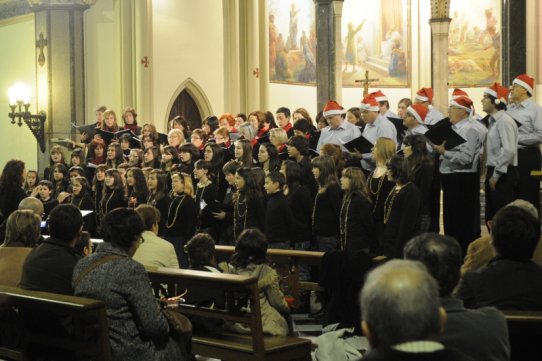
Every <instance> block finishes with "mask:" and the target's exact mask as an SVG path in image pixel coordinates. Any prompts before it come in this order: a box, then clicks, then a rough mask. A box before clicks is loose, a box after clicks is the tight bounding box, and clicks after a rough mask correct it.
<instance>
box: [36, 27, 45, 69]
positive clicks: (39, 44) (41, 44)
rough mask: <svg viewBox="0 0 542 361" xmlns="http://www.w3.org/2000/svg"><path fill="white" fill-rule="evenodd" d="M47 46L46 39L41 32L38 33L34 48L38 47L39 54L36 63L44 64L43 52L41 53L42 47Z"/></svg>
mask: <svg viewBox="0 0 542 361" xmlns="http://www.w3.org/2000/svg"><path fill="white" fill-rule="evenodd" d="M46 46H47V39H45V38H44V37H43V33H40V36H39V38H38V40H37V41H36V48H38V49H40V54H39V55H38V64H39V65H40V66H43V64H45V54H43V48H45V47H46Z"/></svg>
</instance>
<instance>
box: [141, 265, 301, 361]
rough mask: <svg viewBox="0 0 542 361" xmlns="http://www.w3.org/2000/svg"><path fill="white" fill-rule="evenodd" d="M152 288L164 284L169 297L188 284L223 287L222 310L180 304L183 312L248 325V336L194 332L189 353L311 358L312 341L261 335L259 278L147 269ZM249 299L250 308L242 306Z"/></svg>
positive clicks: (234, 357) (229, 357)
mask: <svg viewBox="0 0 542 361" xmlns="http://www.w3.org/2000/svg"><path fill="white" fill-rule="evenodd" d="M147 272H148V275H149V278H150V280H151V282H152V283H153V288H155V289H156V288H157V285H158V284H167V286H168V287H167V290H168V295H167V296H168V297H173V296H175V295H177V294H179V293H180V290H183V289H186V288H188V289H190V288H191V287H197V288H204V289H213V290H222V291H223V292H224V293H225V299H226V307H225V309H223V310H221V309H210V308H205V307H199V306H196V305H188V304H180V306H179V308H180V311H181V312H182V313H183V314H186V315H190V316H200V317H206V318H213V319H221V320H225V321H231V322H239V323H243V324H247V325H249V326H250V328H251V330H252V333H251V335H239V334H234V333H230V332H226V331H222V330H220V331H217V332H212V333H209V332H207V333H205V334H203V333H201V334H198V333H196V332H195V333H194V335H193V336H192V352H193V353H194V354H196V355H201V356H205V357H212V358H218V359H221V360H235V361H241V360H281V361H282V360H284V361H286V360H310V359H311V356H310V349H311V342H310V341H309V340H304V339H300V338H297V337H289V336H285V337H282V336H264V335H263V331H262V318H261V311H260V302H259V292H258V280H257V279H256V278H254V277H247V276H239V275H232V274H218V273H211V272H202V271H191V270H176V269H168V268H150V267H148V268H147ZM247 297H248V299H250V300H251V302H250V305H251V307H250V310H247V309H245V308H241V307H243V306H244V305H245V303H243V301H242V300H246V299H247Z"/></svg>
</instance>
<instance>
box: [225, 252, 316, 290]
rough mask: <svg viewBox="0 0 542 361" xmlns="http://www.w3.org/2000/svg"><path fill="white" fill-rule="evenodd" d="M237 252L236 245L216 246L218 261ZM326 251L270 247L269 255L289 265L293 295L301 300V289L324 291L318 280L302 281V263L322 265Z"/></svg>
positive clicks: (273, 261) (270, 257) (289, 278)
mask: <svg viewBox="0 0 542 361" xmlns="http://www.w3.org/2000/svg"><path fill="white" fill-rule="evenodd" d="M234 252H235V247H234V246H218V245H217V246H215V255H216V258H217V261H219V262H221V261H225V262H229V260H230V258H231V256H232V255H233V254H234ZM323 256H324V252H312V251H298V250H290V249H268V250H267V257H268V258H269V259H270V260H271V262H272V263H274V264H276V265H286V266H288V267H289V271H290V276H289V277H288V286H289V287H290V290H291V291H292V295H293V296H294V297H295V299H296V300H299V296H300V293H301V291H303V290H305V291H322V288H321V287H320V286H319V285H318V283H317V282H311V281H300V280H299V267H300V265H309V266H314V267H320V264H321V263H322V257H323Z"/></svg>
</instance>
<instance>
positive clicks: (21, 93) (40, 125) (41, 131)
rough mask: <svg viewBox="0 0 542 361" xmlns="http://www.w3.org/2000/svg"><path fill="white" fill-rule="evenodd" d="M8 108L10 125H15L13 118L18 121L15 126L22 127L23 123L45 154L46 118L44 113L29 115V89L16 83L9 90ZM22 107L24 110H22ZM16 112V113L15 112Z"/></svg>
mask: <svg viewBox="0 0 542 361" xmlns="http://www.w3.org/2000/svg"><path fill="white" fill-rule="evenodd" d="M8 96H9V107H10V108H11V112H10V113H9V117H10V118H11V124H15V118H17V119H18V121H19V122H18V123H17V125H19V127H20V126H22V125H23V121H24V122H25V123H26V125H28V127H29V128H30V131H32V134H34V137H36V140H37V141H38V143H39V145H40V150H41V152H42V153H44V152H45V119H46V118H47V116H46V115H45V112H44V111H41V112H39V114H30V112H29V111H28V108H30V87H29V86H28V85H25V84H23V83H16V84H15V85H14V86H13V87H11V88H9V91H8ZM23 107H24V109H23ZM16 110H17V112H15V111H16Z"/></svg>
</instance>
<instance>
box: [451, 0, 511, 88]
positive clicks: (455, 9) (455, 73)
mask: <svg viewBox="0 0 542 361" xmlns="http://www.w3.org/2000/svg"><path fill="white" fill-rule="evenodd" d="M450 17H451V18H452V22H451V23H450V31H449V38H448V83H449V86H450V87H451V88H454V87H477V86H479V87H482V86H487V85H489V84H492V83H494V82H496V81H498V82H501V25H502V22H501V0H476V1H472V0H454V1H452V2H451V4H450Z"/></svg>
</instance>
